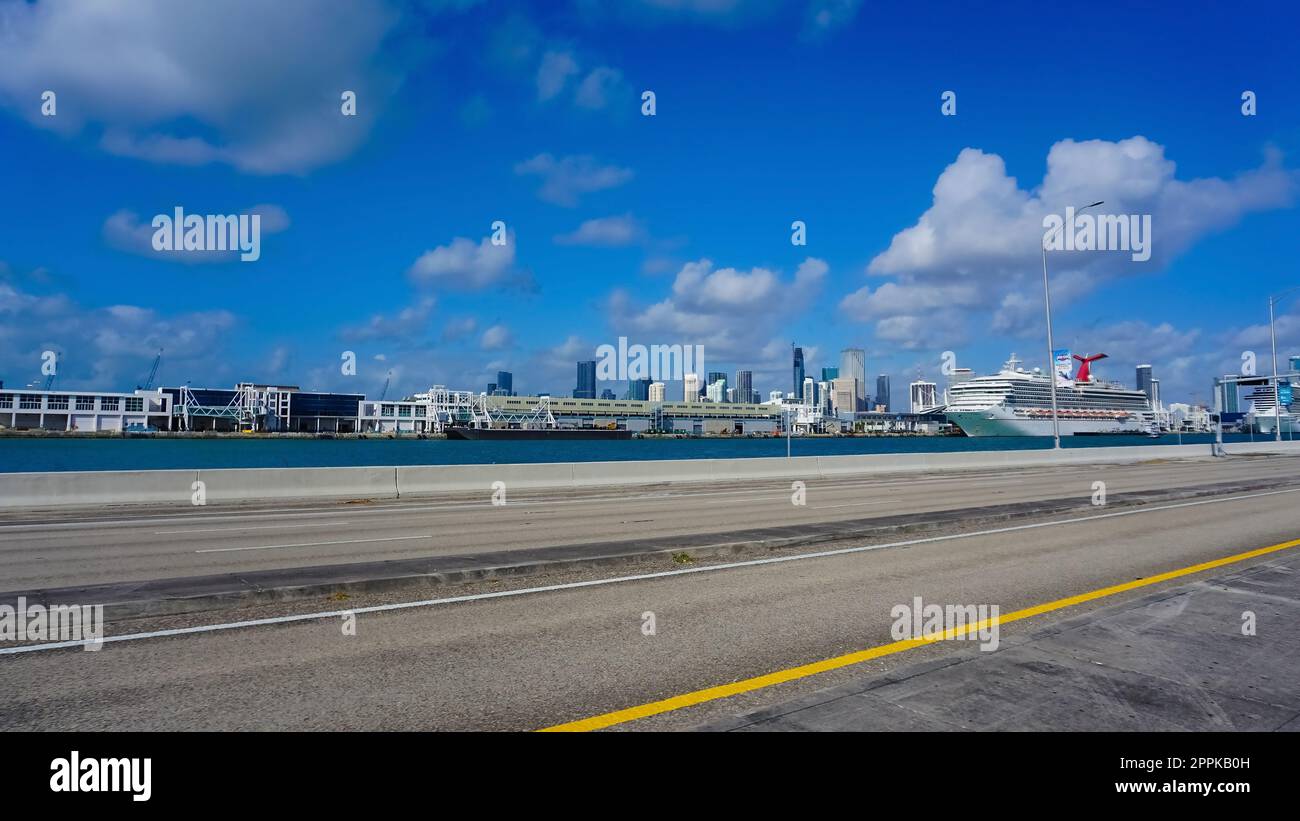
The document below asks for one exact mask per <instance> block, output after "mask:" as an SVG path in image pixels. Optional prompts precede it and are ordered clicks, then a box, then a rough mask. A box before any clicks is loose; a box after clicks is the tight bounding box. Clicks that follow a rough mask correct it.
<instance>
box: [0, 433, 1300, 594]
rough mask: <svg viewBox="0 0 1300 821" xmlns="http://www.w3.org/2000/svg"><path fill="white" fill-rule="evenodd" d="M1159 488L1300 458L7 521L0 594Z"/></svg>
mask: <svg viewBox="0 0 1300 821" xmlns="http://www.w3.org/2000/svg"><path fill="white" fill-rule="evenodd" d="M1098 481H1101V482H1104V483H1105V486H1106V492H1107V494H1108V496H1109V497H1111V498H1117V497H1122V496H1123V494H1125V493H1130V492H1133V491H1141V490H1152V489H1169V488H1195V487H1204V486H1208V485H1214V484H1224V483H1227V484H1237V485H1240V486H1256V485H1261V484H1262V485H1270V484H1273V483H1282V482H1289V481H1300V457H1296V456H1271V457H1257V456H1255V457H1252V456H1236V457H1232V458H1230V459H1226V460H1225V459H1221V460H1214V459H1209V458H1205V459H1187V460H1170V461H1165V460H1160V461H1155V462H1151V463H1144V464H1136V465H1095V466H1092V465H1088V466H1080V465H1073V466H1067V467H1050V468H1034V469H1015V470H1001V471H979V472H961V473H949V474H936V475H925V476H918V475H899V476H893V477H878V476H874V477H870V478H866V477H863V478H841V479H834V480H830V479H820V478H810V479H809V480H808V481H807V482H806V498H805V504H802V505H796V504H794V503H793V502H792V495H793V494H792V483H791V482H790V481H776V480H755V481H751V482H746V483H727V484H697V485H688V484H680V485H679V484H673V485H662V486H653V487H635V488H616V487H609V488H597V489H591V490H581V491H578V490H557V491H529V492H525V491H523V490H519V491H516V490H514V489H511V488H507V489H506V504H505V505H503V506H495V505H493V504H492V502H491V493H492V491H491V489H490V488H487V487H485V488H484V489H483V492H482V493H481V494H476V495H472V494H460V495H456V496H447V497H440V498H437V499H428V498H426V499H409V500H402V501H395V502H372V503H345V502H328V503H322V502H302V503H278V504H273V505H272V504H262V505H258V504H250V505H238V506H236V505H226V506H220V507H217V506H209V507H190V506H183V507H147V508H129V507H115V508H112V509H101V510H79V511H64V512H57V513H50V512H43V513H39V514H34V513H26V514H25V513H21V512H7V513H5V514H3V515H0V591H7V592H22V591H30V590H38V589H47V588H60V587H71V586H81V585H95V584H104V583H111V582H136V581H145V580H154V579H175V578H183V577H192V576H197V575H204V574H218V573H250V572H255V571H266V570H277V569H283V568H302V567H312V566H320V565H338V564H347V563H356V562H374V561H379V560H391V559H410V558H414V557H428V556H451V555H464V554H473V553H481V552H484V551H512V550H523V549H534V548H539V547H548V546H557V545H581V544H592V543H597V542H611V541H624V540H636V539H644V538H651V537H655V538H658V537H680V542H681V544H682V546H683V549H687V550H689V549H698V548H700V547H703V546H707V545H710V544H718V543H725V542H727V541H728V540H729V539H730V538H732V536H733V535H734V534H735V533H736V532H738V531H741V530H745V529H750V528H765V527H789V526H794V527H798V526H801V525H809V524H815V523H826V522H840V521H858V520H868V519H873V518H880V517H886V516H898V515H902V514H922V513H926V512H933V511H941V510H965V509H969V508H977V507H982V506H988V505H1003V504H1009V503H1015V502H1028V501H1037V500H1046V499H1073V500H1077V501H1078V502H1079V504H1080V505H1084V506H1086V505H1087V504H1088V502H1089V500H1090V499H1091V498H1092V497H1093V494H1094V483H1095V482H1098Z"/></svg>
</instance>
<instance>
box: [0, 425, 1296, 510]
mask: <svg viewBox="0 0 1300 821" xmlns="http://www.w3.org/2000/svg"><path fill="white" fill-rule="evenodd" d="M1224 448H1225V450H1226V452H1227V453H1228V454H1229V455H1250V454H1268V453H1290V454H1300V442H1280V443H1279V442H1270V441H1260V442H1236V443H1232V444H1229V445H1225V446H1224ZM1210 455H1212V446H1211V445H1209V444H1195V445H1134V446H1128V447H1109V448H1066V449H1063V450H1051V449H1035V450H996V451H958V452H953V451H948V452H936V453H879V454H862V455H844V456H796V457H794V458H793V459H784V458H780V457H759V458H753V459H675V460H662V461H629V462H561V463H543V464H508V465H415V466H410V467H333V468H249V469H222V470H197V471H195V470H159V471H121V472H116V471H100V472H88V473H72V472H68V473H0V509H2V508H40V507H55V506H74V505H104V504H146V503H165V502H177V503H188V502H189V501H190V498H191V494H192V492H193V483H194V482H195V481H196V480H197V481H202V482H203V483H204V491H205V493H206V496H207V501H208V503H213V502H231V501H252V500H258V499H306V498H345V499H395V498H398V497H405V496H433V495H437V494H441V493H458V492H471V491H482V492H484V493H488V492H490V491H491V489H492V484H493V482H498V481H500V482H505V483H506V487H507V489H508V490H513V489H520V488H552V487H553V488H567V487H600V486H617V485H648V484H662V483H670V482H716V481H736V480H743V479H808V478H834V477H837V476H853V475H872V474H889V473H923V472H940V471H954V470H956V471H960V470H980V469H997V468H1015V467H1032V466H1044V465H1062V464H1067V465H1068V464H1126V463H1133V462H1143V461H1148V460H1152V459H1185V458H1194V457H1205V456H1210Z"/></svg>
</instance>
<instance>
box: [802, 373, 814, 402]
mask: <svg viewBox="0 0 1300 821" xmlns="http://www.w3.org/2000/svg"><path fill="white" fill-rule="evenodd" d="M801 395H802V396H803V404H805V405H809V406H811V407H814V408H815V407H817V383H816V382H815V381H814V380H813V378H812V377H811V376H805V377H804V380H803V391H802V394H801Z"/></svg>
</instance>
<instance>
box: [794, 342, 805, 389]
mask: <svg viewBox="0 0 1300 821" xmlns="http://www.w3.org/2000/svg"><path fill="white" fill-rule="evenodd" d="M803 380H804V375H803V348H799V347H796V348H795V349H794V392H795V393H802V392H803Z"/></svg>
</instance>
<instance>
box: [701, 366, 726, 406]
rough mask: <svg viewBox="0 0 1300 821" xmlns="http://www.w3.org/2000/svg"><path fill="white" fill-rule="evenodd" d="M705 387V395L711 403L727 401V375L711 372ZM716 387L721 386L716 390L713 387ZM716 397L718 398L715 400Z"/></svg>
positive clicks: (720, 372)
mask: <svg viewBox="0 0 1300 821" xmlns="http://www.w3.org/2000/svg"><path fill="white" fill-rule="evenodd" d="M704 385H705V395H706V396H707V397H708V399H709V401H710V402H726V401H727V375H726V374H725V373H723V372H722V371H709V378H708V380H707V381H706V382H705V383H704ZM714 385H719V386H720V387H718V388H716V389H715V388H714V387H713V386H714ZM715 396H716V397H718V398H716V399H715V398H714V397H715Z"/></svg>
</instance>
